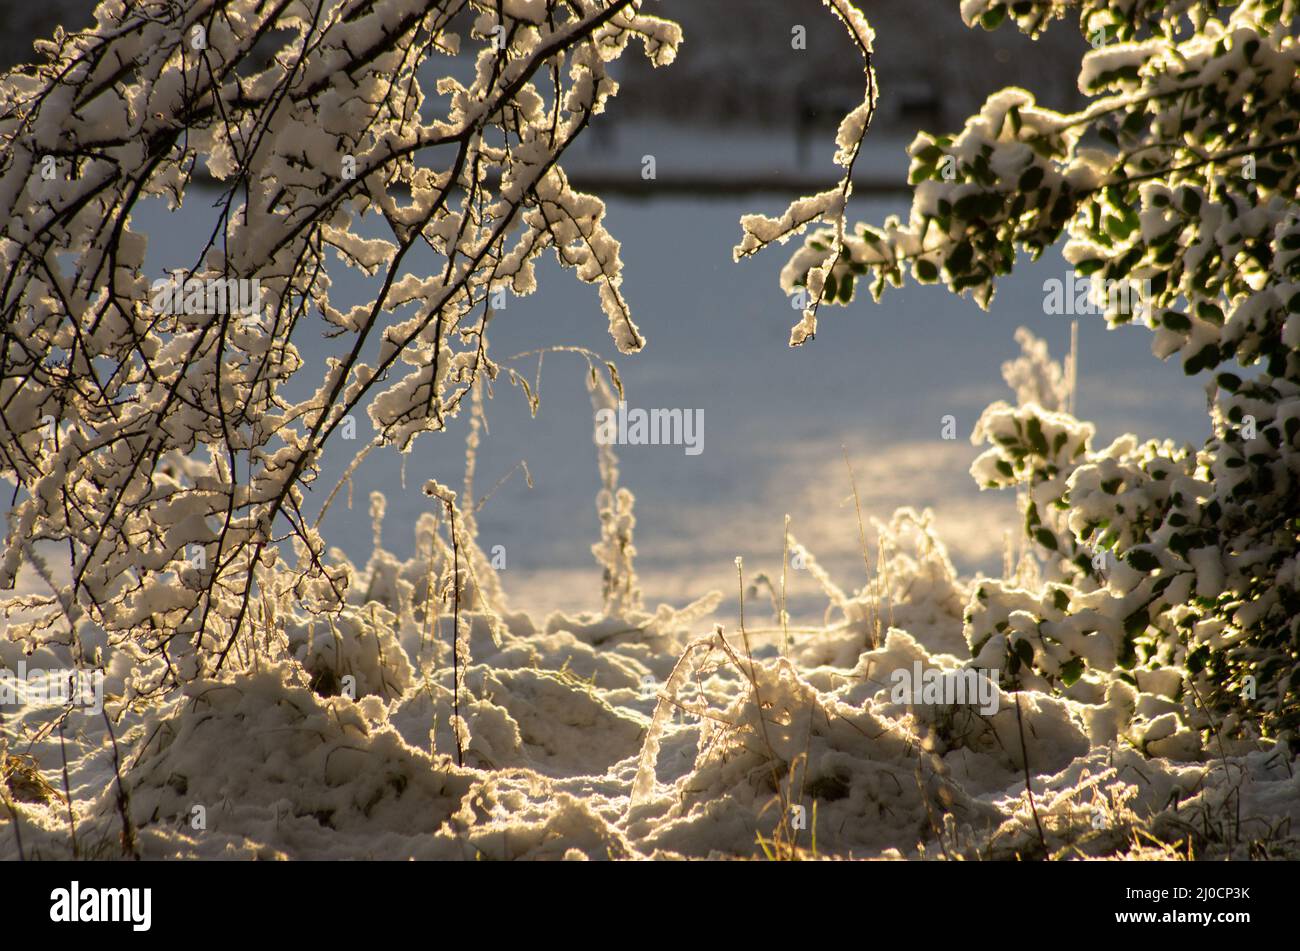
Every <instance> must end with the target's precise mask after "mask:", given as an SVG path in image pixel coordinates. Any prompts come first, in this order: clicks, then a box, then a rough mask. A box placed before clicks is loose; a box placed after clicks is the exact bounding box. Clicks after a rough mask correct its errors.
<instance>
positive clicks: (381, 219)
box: [0, 0, 680, 689]
mask: <svg viewBox="0 0 1300 951" xmlns="http://www.w3.org/2000/svg"><path fill="white" fill-rule="evenodd" d="M679 40H680V30H679V29H678V28H677V26H676V25H675V24H672V23H670V22H667V21H665V20H662V19H659V18H656V17H653V16H649V15H646V14H643V13H642V12H640V9H639V4H637V3H633V2H631V0H536V2H531V0H530V2H527V3H524V2H509V3H504V4H502V3H497V2H491V0H472V2H470V3H468V4H466V3H460V2H451V0H432V2H430V0H378V2H367V3H354V2H351V0H321V2H305V0H288V2H285V3H278V4H264V3H260V2H255V0H196V2H193V3H186V4H163V5H158V4H144V5H142V4H133V3H125V2H123V0H104V2H102V3H100V4H99V6H98V7H97V8H96V10H95V26H94V27H93V28H92V29H89V30H87V31H85V32H80V33H64V32H59V33H58V34H57V35H56V37H55V39H54V40H52V41H46V42H43V43H41V44H40V47H39V49H40V52H41V54H42V55H43V57H44V61H43V62H40V63H37V64H35V65H32V66H27V67H23V68H21V69H18V70H15V71H12V72H10V73H8V74H6V75H5V76H4V77H3V78H2V79H0V221H3V226H2V227H0V264H2V266H0V274H3V278H2V279H0V323H3V327H4V334H3V365H4V374H3V380H0V403H2V404H3V406H4V411H3V413H0V477H4V478H6V479H8V480H10V481H11V482H14V483H16V488H17V495H16V498H15V502H14V504H13V506H12V508H11V509H10V511H9V514H8V518H9V525H8V531H7V533H6V540H5V546H4V552H3V558H2V559H0V587H6V588H9V587H12V585H13V583H14V579H15V577H16V575H17V573H18V571H19V568H20V566H22V565H23V563H24V562H30V561H31V560H32V558H33V554H32V552H33V551H34V548H33V545H34V544H36V543H44V542H57V543H60V544H61V545H65V546H66V547H67V550H68V566H67V569H68V570H67V574H68V579H67V581H66V583H59V584H58V585H57V587H58V591H57V592H56V593H55V594H54V595H53V596H51V597H49V598H48V599H46V600H45V601H44V602H43V603H42V604H40V605H39V606H40V608H41V610H40V612H39V613H38V615H37V616H36V618H35V620H30V621H28V622H25V623H24V624H22V625H18V626H15V627H14V629H12V630H11V631H10V632H9V634H10V636H11V637H15V638H18V639H21V640H24V641H26V642H30V644H31V645H33V646H35V645H37V644H39V643H41V642H42V641H48V640H62V641H65V642H66V641H67V640H68V639H69V638H70V637H74V636H75V632H76V631H77V630H78V629H79V628H86V627H87V626H88V625H92V624H93V625H94V626H97V627H98V628H102V630H103V631H105V632H107V634H108V636H109V637H110V638H111V639H112V640H113V641H114V642H115V643H119V644H124V645H129V646H130V649H132V650H134V651H136V652H137V656H138V657H139V658H140V659H141V660H144V659H146V658H154V659H157V658H162V659H163V660H164V663H165V665H166V674H165V677H164V678H163V681H162V682H165V683H172V682H175V681H176V680H177V679H181V680H184V679H187V678H191V677H195V676H199V675H200V674H202V673H205V672H206V673H209V674H210V673H212V672H214V671H216V670H218V669H220V668H222V667H223V665H226V664H227V662H228V661H229V659H230V657H231V655H232V651H233V652H234V653H235V654H236V655H238V654H239V653H240V652H241V649H240V648H239V647H238V646H237V645H238V644H239V642H240V641H241V640H243V639H248V638H251V637H253V636H254V634H255V629H257V628H258V627H259V626H261V627H270V626H274V622H273V616H279V617H280V618H281V619H283V616H284V615H285V614H286V613H287V611H288V607H289V604H290V603H292V604H297V605H299V606H301V607H303V608H305V609H306V610H309V611H311V612H313V613H320V612H328V611H337V610H339V609H340V608H341V607H342V606H343V604H344V603H345V601H346V598H347V588H348V580H349V579H348V577H347V573H346V572H345V571H344V570H343V569H342V567H341V566H339V565H337V564H335V565H333V566H331V565H330V564H329V563H328V562H329V559H328V558H327V548H326V544H325V541H324V540H323V539H322V537H321V535H320V532H319V531H318V530H317V528H316V521H314V520H313V514H314V513H309V512H307V511H305V508H306V507H307V506H308V502H309V498H308V496H307V495H306V494H305V489H306V488H307V487H308V486H310V485H311V483H312V482H313V481H314V480H315V479H316V478H317V477H318V474H319V460H320V458H321V453H322V451H323V449H324V447H325V444H326V442H327V441H330V440H334V441H337V440H338V439H339V438H345V439H349V438H355V436H356V430H357V425H358V423H357V420H358V417H359V416H360V414H361V413H362V412H363V411H364V412H365V413H366V414H367V415H368V417H369V420H370V424H371V426H372V427H373V431H374V437H373V439H372V440H370V446H371V447H376V446H387V447H393V448H395V449H397V450H399V451H401V452H406V451H408V450H409V449H410V447H411V443H412V441H413V440H414V439H415V438H416V437H417V436H419V435H421V434H423V433H427V432H433V431H437V430H441V429H443V428H445V426H446V425H447V420H448V418H449V417H451V416H454V415H456V414H457V412H458V410H459V408H460V406H461V404H462V403H463V402H464V401H465V397H466V396H467V395H468V394H470V393H471V391H472V390H473V387H474V385H475V383H476V381H478V380H480V379H482V378H484V377H488V378H490V377H494V376H495V375H496V374H497V372H498V366H497V364H495V363H494V362H493V359H492V356H491V352H490V349H489V345H488V336H487V328H488V324H489V322H490V320H491V317H492V313H493V307H494V304H493V301H494V299H495V297H496V295H497V294H498V293H504V292H507V291H508V292H509V293H513V294H520V295H523V294H529V293H531V292H532V291H533V290H534V289H535V287H536V280H535V276H534V264H535V261H536V260H537V258H538V256H539V255H540V254H542V253H543V252H544V251H546V250H548V249H549V250H553V251H554V252H555V254H556V255H557V257H558V258H559V260H560V261H561V263H562V264H564V265H565V266H567V267H570V268H572V269H573V270H574V271H575V272H576V274H577V276H578V278H579V279H580V280H582V281H584V282H587V283H589V284H592V285H595V287H596V290H597V292H598V297H599V301H600V305H601V307H602V308H603V310H604V312H605V314H606V315H607V317H608V321H609V331H610V333H611V335H612V337H613V339H614V341H615V343H616V344H617V346H618V347H619V348H620V350H623V351H632V350H636V349H639V348H640V347H641V346H642V344H643V342H644V338H643V337H642V335H641V332H640V331H639V330H638V328H637V327H636V325H635V324H634V323H633V321H632V318H631V314H630V311H629V308H628V305H627V302H626V301H625V300H624V298H623V296H622V294H621V292H620V289H619V288H620V284H621V268H622V265H621V262H620V260H619V245H618V242H617V241H616V240H615V239H614V238H613V237H612V236H611V235H610V234H609V233H608V232H607V231H606V230H605V227H604V225H603V223H602V219H603V214H604V206H603V204H602V203H601V201H600V200H599V199H597V198H595V197H594V196H591V195H585V194H581V193H578V192H576V191H574V190H573V189H572V188H571V187H570V186H569V183H568V180H567V178H566V177H565V173H564V170H563V168H562V166H561V164H560V160H561V159H562V158H563V156H564V153H565V151H566V149H568V147H569V146H570V145H571V143H572V142H573V141H574V139H575V137H576V136H578V135H579V134H581V133H582V131H583V130H584V129H585V128H586V127H587V125H588V124H589V123H590V122H591V120H592V119H593V117H595V116H597V115H598V114H599V113H600V112H601V111H602V110H603V109H604V108H605V105H606V103H607V101H608V100H609V98H610V97H611V96H612V95H613V94H614V93H615V91H616V88H617V84H616V83H615V82H614V80H613V79H612V78H611V76H610V63H611V61H613V60H615V59H617V58H618V57H619V56H620V55H621V54H622V53H623V52H624V50H625V49H626V47H627V46H628V44H629V42H631V41H639V42H640V43H641V44H642V45H643V46H644V49H645V52H646V54H647V56H648V57H649V58H650V60H651V61H652V62H653V63H654V64H655V65H661V64H666V63H669V62H671V61H672V59H673V57H674V53H675V49H676V46H677V44H678V42H679ZM457 65H458V66H459V67H461V68H459V69H456V68H455V67H456V66H457ZM430 69H432V70H433V75H434V76H439V74H440V73H444V72H446V74H444V75H441V76H440V78H437V79H436V80H435V81H434V82H432V83H430V82H429V81H428V80H427V79H424V78H423V77H426V76H427V75H428V73H429V70H430ZM451 73H455V74H456V75H458V76H460V77H461V78H454V76H453V75H452V74H451ZM200 175H206V176H210V177H211V178H212V179H214V180H215V181H216V182H217V183H218V184H219V186H220V187H221V189H222V191H221V196H220V199H219V202H218V212H217V215H216V217H215V219H214V228H213V231H212V233H211V235H210V236H209V239H208V241H207V243H206V246H205V247H204V249H203V251H202V252H201V253H200V254H199V255H198V258H197V260H195V261H194V262H193V264H192V266H191V267H190V268H189V269H188V271H186V272H184V273H182V274H180V275H173V280H174V281H175V286H174V287H171V288H169V287H168V285H167V284H166V282H165V280H164V278H166V275H157V278H158V280H154V281H151V280H150V277H151V275H148V274H146V273H145V260H146V249H147V244H148V236H147V235H145V234H144V233H142V232H141V231H139V230H137V229H136V228H135V227H133V223H132V214H133V212H134V211H135V210H136V209H137V207H138V205H139V203H140V202H141V201H142V200H144V199H162V200H165V201H167V202H169V203H171V204H172V205H177V204H179V203H181V202H182V201H183V200H184V199H185V197H186V191H187V188H188V186H189V185H190V184H191V183H192V182H193V181H194V179H195V178H196V176H200ZM367 229H374V230H375V231H376V232H377V233H378V235H379V236H375V237H363V236H362V233H363V231H365V230H367ZM422 255H423V256H427V257H429V259H430V260H429V261H427V262H421V263H416V261H415V259H416V258H419V257H420V256H422ZM340 269H350V270H353V271H356V272H359V273H360V274H362V275H365V276H369V277H371V278H373V279H375V281H376V292H375V296H374V297H373V299H372V300H371V301H369V302H367V303H364V304H361V305H358V306H355V307H352V308H350V309H343V307H342V306H341V305H339V304H337V303H335V302H334V301H333V300H332V299H331V292H330V289H331V284H332V277H331V276H333V277H337V276H338V274H339V273H340ZM160 282H162V286H161V287H160V286H159V283H160ZM205 289H206V290H205ZM214 289H215V292H214ZM217 292H219V293H217ZM236 298H238V299H239V301H240V305H239V307H236V306H235V305H234V301H235V299H236ZM245 304H248V305H249V307H247V308H245V307H244V305H245ZM316 322H323V329H324V331H325V332H326V333H327V335H329V336H331V337H333V338H335V339H336V340H338V341H339V346H338V349H337V350H336V355H335V356H334V357H331V358H330V359H329V360H328V365H327V366H326V367H325V368H324V370H323V373H322V374H321V376H320V377H319V378H318V379H316V380H315V381H314V386H313V387H312V390H313V392H311V395H310V396H308V397H306V398H305V399H301V400H292V399H289V398H287V397H286V395H285V393H286V385H287V384H288V383H289V382H290V381H291V380H292V381H294V382H298V381H297V379H296V378H297V377H298V376H299V375H300V373H301V372H302V370H303V360H302V359H301V357H300V356H299V352H298V348H297V346H296V342H297V341H300V340H301V339H302V335H303V334H306V333H319V332H321V326H320V325H319V324H318V325H317V326H315V327H313V326H312V324H315V323H316ZM340 434H341V435H340ZM362 441H363V442H364V440H362ZM358 449H359V451H364V450H363V449H362V447H358ZM51 577H54V576H51ZM390 593H393V592H390ZM26 606H27V607H29V608H30V607H31V606H32V605H31V603H28V604H27V605H26ZM357 623H362V622H361V621H358V622H357ZM310 651H311V653H312V656H316V657H321V656H323V655H322V654H320V653H319V652H318V651H317V650H316V648H315V647H312V648H311V649H310ZM376 689H377V685H376Z"/></svg>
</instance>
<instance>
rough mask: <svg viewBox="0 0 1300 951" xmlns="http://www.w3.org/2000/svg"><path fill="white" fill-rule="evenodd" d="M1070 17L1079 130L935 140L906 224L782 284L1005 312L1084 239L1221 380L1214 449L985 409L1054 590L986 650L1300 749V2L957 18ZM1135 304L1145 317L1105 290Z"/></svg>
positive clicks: (1021, 672) (982, 117)
mask: <svg viewBox="0 0 1300 951" xmlns="http://www.w3.org/2000/svg"><path fill="white" fill-rule="evenodd" d="M1069 11H1077V13H1078V16H1079V21H1080V25H1081V28H1082V30H1083V32H1084V33H1085V35H1086V36H1087V37H1088V38H1089V40H1090V41H1091V45H1092V46H1093V49H1092V50H1091V51H1090V52H1088V53H1086V54H1085V55H1084V57H1083V62H1082V66H1081V69H1080V73H1079V89H1080V90H1081V91H1082V92H1083V93H1085V94H1086V95H1088V96H1090V97H1091V101H1090V103H1089V104H1088V105H1087V106H1086V107H1085V108H1084V109H1082V110H1081V111H1079V112H1077V113H1072V114H1061V113H1057V112H1053V111H1051V110H1049V109H1046V108H1043V107H1042V106H1040V105H1038V104H1037V103H1036V102H1035V100H1034V97H1033V95H1032V94H1031V93H1030V92H1027V91H1025V90H1023V89H1005V90H1002V91H1001V92H998V93H996V94H995V95H993V96H992V97H990V98H989V100H988V102H987V103H986V105H985V106H984V108H983V109H982V110H981V111H980V113H979V114H978V115H975V116H973V117H971V118H970V119H969V120H968V121H967V123H966V126H965V128H964V129H962V130H961V131H960V132H958V133H957V134H955V135H931V134H929V133H922V134H920V135H918V136H917V138H916V140H915V141H914V142H913V143H912V145H911V147H910V149H909V152H910V155H911V157H912V164H911V171H910V180H911V183H912V184H913V186H914V200H913V204H912V209H911V214H910V216H909V217H908V219H907V220H906V221H902V220H899V219H898V218H896V217H891V218H890V219H889V220H887V221H886V222H885V223H884V224H883V225H882V226H879V227H877V226H872V225H868V224H863V225H859V226H858V227H856V228H855V229H853V230H852V231H851V232H846V231H844V230H843V229H842V228H839V227H835V228H823V229H820V230H818V231H815V232H813V233H812V234H810V235H809V236H808V237H807V238H806V240H805V243H804V245H803V247H802V248H800V249H799V250H798V251H797V252H796V253H795V254H794V255H793V256H792V258H791V259H790V261H789V263H788V265H787V266H786V268H785V269H784V271H783V273H782V287H783V289H784V290H785V291H786V292H787V293H794V292H797V291H799V290H800V289H804V290H806V292H808V293H809V294H810V295H811V296H812V297H813V298H815V300H817V301H820V302H822V303H834V304H847V303H848V302H850V301H851V300H852V299H853V296H854V289H855V286H856V285H857V284H859V283H865V284H866V285H867V286H868V287H869V289H870V291H871V293H872V295H873V296H874V297H876V298H879V296H880V295H881V294H882V293H883V291H884V290H885V288H886V287H887V286H890V285H893V286H898V285H900V284H901V283H902V280H903V277H904V275H905V274H906V273H910V274H911V275H912V276H913V278H914V279H915V280H917V281H919V282H921V283H936V282H942V283H943V284H945V285H946V286H947V287H948V288H949V289H950V290H952V291H953V292H959V293H971V294H973V295H974V297H975V299H976V300H977V301H979V302H980V303H981V304H982V305H984V306H987V305H988V303H989V302H990V300H991V299H992V297H993V293H994V288H995V284H996V280H997V278H998V277H999V276H1001V275H1005V274H1007V273H1008V272H1009V271H1010V270H1011V269H1012V267H1013V266H1014V264H1015V261H1016V257H1017V254H1018V253H1027V254H1028V255H1029V256H1030V257H1037V256H1038V255H1040V254H1042V253H1043V251H1044V250H1046V249H1047V248H1049V247H1051V246H1053V245H1055V244H1056V243H1057V242H1058V241H1059V240H1060V239H1062V238H1063V237H1064V238H1066V239H1068V240H1067V241H1066V244H1065V252H1064V253H1065V257H1066V259H1067V260H1068V261H1069V262H1070V263H1071V264H1072V265H1073V266H1074V267H1075V269H1076V271H1077V272H1078V273H1079V274H1082V275H1089V276H1091V278H1092V280H1093V282H1094V289H1093V294H1094V299H1095V300H1096V303H1097V308H1098V310H1099V312H1103V313H1104V316H1105V318H1106V320H1107V321H1108V323H1109V324H1110V325H1112V326H1113V325H1118V324H1122V323H1128V322H1132V321H1138V322H1141V323H1143V324H1144V325H1146V326H1147V327H1149V329H1150V330H1151V332H1152V333H1153V335H1154V339H1153V343H1152V348H1153V352H1154V353H1155V355H1156V356H1157V357H1160V358H1162V359H1168V358H1170V357H1177V358H1178V359H1179V360H1180V361H1181V362H1182V365H1183V368H1184V370H1185V371H1186V372H1187V373H1188V374H1189V375H1194V374H1199V373H1205V372H1209V371H1213V372H1214V376H1213V379H1212V380H1211V381H1210V382H1209V384H1208V389H1209V392H1210V396H1211V409H1210V415H1211V422H1212V426H1213V435H1212V436H1211V437H1210V438H1209V439H1208V440H1207V441H1206V443H1205V445H1204V446H1203V447H1201V448H1200V449H1199V450H1198V449H1195V448H1193V447H1190V446H1186V447H1179V446H1175V445H1173V444H1172V443H1169V442H1161V441H1148V442H1139V441H1138V440H1137V439H1136V438H1134V437H1131V436H1125V437H1122V438H1120V439H1118V440H1116V441H1115V442H1114V443H1112V444H1111V445H1110V446H1107V447H1102V448H1099V447H1097V446H1094V445H1093V442H1092V439H1093V435H1094V430H1093V427H1092V426H1091V425H1089V424H1087V423H1083V422H1080V421H1078V420H1076V419H1075V418H1074V417H1073V416H1072V415H1070V414H1069V412H1068V411H1067V410H1068V407H1067V406H1066V405H1064V403H1063V402H1062V401H1061V400H1060V399H1059V395H1060V394H1059V392H1058V391H1057V390H1056V389H1055V384H1059V383H1060V382H1061V378H1062V374H1060V373H1059V372H1058V374H1057V377H1056V379H1055V381H1054V382H1053V381H1052V380H1047V379H1043V380H1039V381H1037V382H1035V380H1034V379H1033V375H1032V373H1031V372H1030V370H1031V367H1029V366H1028V365H1027V364H1026V365H1023V366H1021V367H1019V369H1018V370H1017V371H1016V378H1015V379H1014V380H1012V381H1011V382H1012V385H1013V386H1014V387H1016V388H1017V390H1018V392H1019V393H1021V395H1022V402H1021V403H1020V405H1019V406H1017V407H1012V406H1010V405H1008V404H1005V403H999V404H995V405H993V406H990V407H989V408H988V409H987V410H986V411H985V413H984V415H983V416H982V417H981V419H980V421H979V424H978V426H977V427H976V431H975V438H976V440H977V441H982V442H987V443H988V444H989V445H990V447H991V448H990V449H989V450H988V451H987V452H986V453H984V455H982V456H981V457H980V458H979V460H978V461H977V462H976V463H975V465H974V467H973V470H972V472H973V475H974V476H975V478H976V479H977V480H978V481H979V483H980V484H981V485H982V486H986V487H1016V488H1017V489H1018V491H1020V492H1021V498H1022V504H1023V510H1024V519H1025V521H1024V528H1025V532H1026V533H1027V535H1028V536H1029V538H1031V539H1032V540H1033V542H1034V543H1035V544H1036V545H1037V546H1039V549H1040V551H1042V553H1043V554H1044V556H1045V557H1046V559H1047V561H1048V565H1047V570H1046V572H1045V576H1044V577H1043V579H1042V584H1041V586H1039V587H1038V588H1037V589H1036V590H1033V591H1030V590H1026V589H1024V588H1023V587H1021V586H1020V584H1019V583H1018V582H1017V581H1015V580H1003V581H1000V582H994V581H989V582H987V583H984V584H981V585H979V586H978V588H977V591H976V597H975V599H974V601H973V602H972V605H971V608H970V611H969V614H968V618H969V619H968V631H967V637H968V640H969V641H970V644H971V649H972V652H973V653H975V654H977V655H978V656H979V657H980V658H981V659H982V660H983V661H985V662H987V663H990V664H993V663H996V664H997V665H998V666H1005V668H1006V670H1007V671H1008V672H1009V673H1011V674H1013V675H1014V676H1015V677H1017V678H1019V682H1020V683H1021V684H1022V685H1025V686H1027V685H1030V684H1034V685H1037V686H1041V687H1052V688H1068V687H1070V686H1071V685H1072V684H1074V683H1075V682H1076V681H1077V680H1078V679H1079V678H1080V677H1081V676H1083V675H1084V673H1085V672H1086V671H1100V672H1102V673H1103V674H1109V673H1110V672H1111V671H1117V672H1118V674H1119V676H1122V677H1124V678H1126V679H1128V680H1130V681H1132V682H1137V683H1144V682H1154V681H1159V682H1160V683H1161V684H1162V685H1164V686H1165V687H1166V688H1167V689H1168V690H1169V691H1170V692H1171V693H1172V694H1173V695H1176V696H1178V697H1180V698H1181V699H1183V700H1184V701H1185V703H1186V705H1187V708H1188V712H1189V715H1190V716H1191V717H1192V719H1193V720H1194V722H1196V723H1197V724H1198V725H1200V726H1201V727H1202V728H1216V729H1217V728H1219V727H1220V726H1222V727H1223V728H1224V731H1225V732H1228V733H1232V732H1237V731H1238V730H1241V731H1244V732H1246V733H1247V734H1250V733H1257V732H1258V731H1263V732H1264V733H1267V734H1287V733H1289V731H1293V730H1294V729H1295V728H1296V727H1297V726H1300V577H1298V576H1297V572H1298V571H1300V484H1298V483H1297V478H1298V476H1300V205H1298V204H1297V201H1296V194H1297V191H1298V190H1300V163H1297V161H1296V156H1297V153H1298V151H1300V149H1298V147H1300V136H1297V134H1296V130H1297V128H1300V81H1298V80H1297V72H1298V70H1297V67H1298V65H1300V45H1298V44H1297V42H1296V38H1295V35H1294V31H1293V24H1294V19H1295V13H1296V12H1297V11H1296V4H1295V3H1294V2H1293V0H1243V2H1238V3H1232V2H1229V3H1218V4H1198V3H1182V2H1180V3H1157V2H1152V3H1145V2H1135V0H1087V2H1084V3H1081V4H1074V3H1063V2H1046V0H1044V2H1041V3H1038V2H1036V3H1021V2H1004V0H965V2H963V3H962V4H961V12H962V15H963V16H964V17H965V19H966V21H967V23H968V24H972V25H973V24H975V23H976V22H978V23H979V24H981V25H983V26H985V27H986V28H993V27H996V26H997V25H998V24H999V22H1001V21H1002V20H1003V19H1004V18H1005V17H1006V16H1007V15H1008V14H1010V16H1011V17H1012V18H1013V19H1014V20H1015V21H1016V22H1017V23H1018V25H1019V26H1020V27H1021V28H1023V29H1025V30H1027V31H1029V32H1037V31H1038V30H1040V29H1042V28H1044V26H1045V24H1046V23H1047V22H1048V21H1049V20H1051V19H1052V18H1054V17H1057V16H1060V15H1063V14H1065V13H1066V12H1069ZM745 231H746V235H745V239H744V242H743V243H742V244H741V245H740V247H739V248H738V249H737V253H740V252H741V251H742V250H745V249H748V248H749V247H750V246H751V245H752V243H753V239H752V233H753V228H752V227H751V226H750V225H749V224H746V226H745ZM1115 287H1122V288H1133V289H1136V290H1137V291H1138V294H1137V302H1138V303H1140V305H1141V306H1140V307H1138V306H1131V305H1132V304H1133V303H1134V296H1133V295H1131V294H1130V295H1127V296H1126V295H1120V294H1110V293H1107V294H1104V295H1103V294H1102V293H1101V290H1102V289H1107V290H1109V289H1111V288H1115ZM1103 297H1104V298H1105V299H1104V300H1102V299H1101V298H1103ZM803 336H805V335H804V334H803V333H802V331H801V330H800V329H799V328H796V333H795V338H794V340H793V341H792V342H794V343H799V342H801V340H802V338H803ZM1031 362H1032V361H1031ZM1066 375H1068V374H1066ZM1032 392H1041V393H1042V394H1043V398H1042V399H1037V400H1035V399H1025V398H1024V395H1025V394H1026V393H1032ZM1184 678H1188V679H1187V681H1186V683H1187V686H1188V687H1190V689H1186V690H1185V688H1184V686H1183V682H1184ZM1184 693H1185V694H1186V695H1185V696H1184ZM1212 714H1213V715H1212ZM1225 717H1226V722H1225V723H1220V720H1221V719H1223V718H1225ZM1292 735H1293V734H1292Z"/></svg>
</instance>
